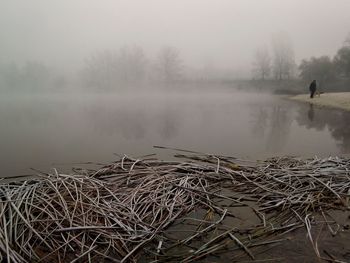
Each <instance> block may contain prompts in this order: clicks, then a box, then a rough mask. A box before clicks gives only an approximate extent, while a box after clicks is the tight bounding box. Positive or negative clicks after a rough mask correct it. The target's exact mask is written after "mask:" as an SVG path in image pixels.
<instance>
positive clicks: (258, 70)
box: [253, 47, 271, 80]
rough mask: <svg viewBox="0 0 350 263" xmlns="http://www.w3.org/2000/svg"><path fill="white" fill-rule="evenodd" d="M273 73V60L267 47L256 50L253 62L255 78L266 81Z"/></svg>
mask: <svg viewBox="0 0 350 263" xmlns="http://www.w3.org/2000/svg"><path fill="white" fill-rule="evenodd" d="M270 73H271V58H270V54H269V51H268V49H267V48H266V47H261V48H259V49H257V50H256V52H255V56H254V62H253V74H254V76H255V77H257V78H259V79H261V80H265V79H266V78H268V77H269V76H270Z"/></svg>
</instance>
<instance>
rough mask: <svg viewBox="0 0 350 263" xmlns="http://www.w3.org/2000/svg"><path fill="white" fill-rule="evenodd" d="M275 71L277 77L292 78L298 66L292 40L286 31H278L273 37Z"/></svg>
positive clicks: (280, 78)
mask: <svg viewBox="0 0 350 263" xmlns="http://www.w3.org/2000/svg"><path fill="white" fill-rule="evenodd" d="M272 47H273V54H274V58H273V71H274V74H275V77H276V79H278V80H282V79H290V78H291V77H292V76H293V73H294V72H293V71H294V69H295V67H296V64H295V59H294V50H293V47H292V42H291V40H290V38H289V36H288V35H287V34H286V33H282V32H281V33H278V34H276V35H274V37H273V38H272Z"/></svg>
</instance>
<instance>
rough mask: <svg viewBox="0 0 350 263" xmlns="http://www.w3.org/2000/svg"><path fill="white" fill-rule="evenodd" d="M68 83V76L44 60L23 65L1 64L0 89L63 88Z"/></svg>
mask: <svg viewBox="0 0 350 263" xmlns="http://www.w3.org/2000/svg"><path fill="white" fill-rule="evenodd" d="M66 85H67V77H66V76H64V74H63V73H60V72H59V71H58V70H55V69H52V68H49V67H48V66H46V65H45V64H43V63H42V62H38V61H28V62H26V63H24V64H23V65H17V64H15V63H8V64H0V90H2V91H21V92H22V91H34V90H41V89H47V88H48V87H50V88H51V90H54V89H57V90H61V89H62V88H64V87H65V86H66Z"/></svg>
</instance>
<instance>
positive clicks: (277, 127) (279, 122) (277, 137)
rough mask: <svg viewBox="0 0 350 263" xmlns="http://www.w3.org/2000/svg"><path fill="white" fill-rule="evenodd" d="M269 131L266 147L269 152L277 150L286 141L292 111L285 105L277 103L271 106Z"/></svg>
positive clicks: (279, 149) (282, 146) (281, 147)
mask: <svg viewBox="0 0 350 263" xmlns="http://www.w3.org/2000/svg"><path fill="white" fill-rule="evenodd" d="M269 119H270V131H269V135H268V138H267V144H266V148H267V150H268V151H270V152H279V151H281V149H283V148H284V146H285V145H286V143H287V141H288V140H287V137H288V135H289V133H290V129H291V124H292V121H293V119H292V112H291V111H290V110H289V109H288V108H287V107H286V106H281V105H277V106H274V107H272V112H271V114H270V117H269Z"/></svg>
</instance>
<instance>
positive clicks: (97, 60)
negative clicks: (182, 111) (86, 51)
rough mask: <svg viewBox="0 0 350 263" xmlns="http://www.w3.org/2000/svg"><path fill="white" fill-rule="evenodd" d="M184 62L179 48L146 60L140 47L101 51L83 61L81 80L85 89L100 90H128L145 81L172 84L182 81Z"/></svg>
mask: <svg viewBox="0 0 350 263" xmlns="http://www.w3.org/2000/svg"><path fill="white" fill-rule="evenodd" d="M183 74H184V65H183V61H182V59H181V58H180V53H179V51H178V49H176V48H174V47H164V48H162V49H161V50H160V51H159V52H158V54H157V56H156V58H155V59H154V60H153V61H151V60H149V59H148V58H147V57H146V55H145V53H144V51H143V49H142V48H141V47H136V46H133V47H128V46H126V47H123V48H120V49H119V50H104V51H100V52H97V53H95V54H93V55H92V56H90V57H89V58H88V59H86V61H85V65H84V68H83V70H82V74H81V79H82V82H83V85H84V86H85V87H89V88H93V89H101V90H114V89H116V88H124V87H125V88H130V87H133V86H139V85H145V83H148V82H161V83H166V84H173V83H176V82H179V81H181V80H182V78H183Z"/></svg>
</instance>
